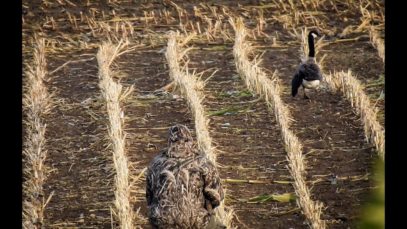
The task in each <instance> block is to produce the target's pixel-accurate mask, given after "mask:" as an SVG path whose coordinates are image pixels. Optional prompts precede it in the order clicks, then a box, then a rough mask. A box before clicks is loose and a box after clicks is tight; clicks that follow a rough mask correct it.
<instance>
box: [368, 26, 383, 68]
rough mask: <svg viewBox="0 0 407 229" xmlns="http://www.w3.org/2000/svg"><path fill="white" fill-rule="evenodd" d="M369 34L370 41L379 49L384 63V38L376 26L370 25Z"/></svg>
mask: <svg viewBox="0 0 407 229" xmlns="http://www.w3.org/2000/svg"><path fill="white" fill-rule="evenodd" d="M369 35H370V42H371V43H372V45H373V47H375V48H376V49H377V52H378V54H379V56H380V58H382V60H383V63H384V57H385V55H384V41H383V39H382V38H380V33H379V32H378V31H377V30H376V29H375V27H374V26H372V27H370V31H369Z"/></svg>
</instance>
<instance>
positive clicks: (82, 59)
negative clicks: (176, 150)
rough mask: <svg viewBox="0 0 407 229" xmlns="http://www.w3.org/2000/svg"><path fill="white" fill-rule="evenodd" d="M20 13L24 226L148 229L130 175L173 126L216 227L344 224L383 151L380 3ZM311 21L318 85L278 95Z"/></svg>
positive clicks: (57, 6)
mask: <svg viewBox="0 0 407 229" xmlns="http://www.w3.org/2000/svg"><path fill="white" fill-rule="evenodd" d="M22 17H23V31H22V34H23V44H22V45H23V55H24V58H23V59H24V63H25V67H24V68H25V70H24V75H23V79H24V87H25V90H24V93H25V95H24V98H26V99H25V101H26V102H25V103H24V107H25V109H24V116H23V118H24V140H25V143H24V146H23V149H24V154H23V159H24V161H23V162H24V170H25V173H24V180H23V181H24V185H25V186H24V187H25V189H24V194H23V201H24V223H23V227H24V228H152V227H151V226H150V223H149V220H148V217H149V215H148V212H149V210H148V207H147V201H146V177H145V173H146V170H147V167H148V166H149V164H150V162H151V161H152V159H153V158H154V157H155V156H156V155H157V154H159V152H160V151H161V150H162V149H164V148H165V147H167V146H168V140H167V138H168V130H169V128H170V127H171V126H173V125H174V124H183V125H186V126H187V127H188V128H189V129H190V130H191V132H192V136H193V139H194V144H196V147H197V149H199V150H200V151H202V152H203V153H204V154H205V156H206V157H207V158H208V159H209V160H210V161H211V162H212V163H213V164H214V165H215V167H216V168H217V170H218V172H219V176H220V178H221V182H222V186H223V192H224V199H223V201H222V202H221V203H220V206H219V207H218V208H216V209H215V213H216V216H217V217H216V218H217V220H219V222H221V224H222V225H225V226H226V227H227V228H283V229H284V228H356V225H357V222H358V220H359V218H360V216H361V214H362V213H361V209H362V206H363V205H364V204H365V203H366V201H367V199H368V196H369V193H370V192H371V191H373V190H375V189H376V188H377V185H376V184H375V183H374V182H373V179H372V177H373V176H374V175H375V174H374V173H375V172H374V170H373V164H374V161H375V160H376V159H382V160H384V155H385V152H384V145H385V142H384V136H385V132H384V128H383V127H384V107H385V103H384V96H385V91H384V78H385V75H384V40H385V38H384V23H385V20H384V18H385V17H384V2H382V1H367V0H358V1H347V2H342V1H336V0H311V1H287V2H284V1H267V2H266V1H248V0H247V1H244V0H243V1H228V0H222V1H216V2H215V1H209V2H205V1H194V0H190V1H155V0H143V1H125V0H115V1H113V0H112V1H73V0H69V1H68V0H60V1H23V15H22ZM237 24H239V25H238V26H237ZM313 30H314V31H317V33H318V35H319V36H318V37H317V38H315V48H316V50H315V51H316V52H315V53H316V56H315V60H316V63H317V64H318V65H319V67H320V69H321V72H322V81H321V83H320V86H319V88H318V89H315V90H308V89H307V91H306V93H307V95H308V96H309V99H304V98H303V96H302V95H303V89H302V88H300V89H299V92H298V95H296V96H295V97H293V96H292V95H291V87H292V79H293V77H294V74H295V73H296V70H297V68H298V66H299V64H300V63H301V60H302V59H303V60H306V59H307V55H308V51H309V48H308V40H307V39H309V38H307V36H308V32H309V31H313ZM242 31H244V32H242ZM243 33H244V36H243V35H242V34H243ZM348 70H349V71H348ZM179 214H182V213H179Z"/></svg>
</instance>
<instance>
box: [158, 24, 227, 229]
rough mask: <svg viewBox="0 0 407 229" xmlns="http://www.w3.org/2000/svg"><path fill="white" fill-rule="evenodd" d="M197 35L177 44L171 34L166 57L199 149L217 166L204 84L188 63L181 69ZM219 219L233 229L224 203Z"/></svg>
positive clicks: (219, 210) (175, 35) (217, 212)
mask: <svg viewBox="0 0 407 229" xmlns="http://www.w3.org/2000/svg"><path fill="white" fill-rule="evenodd" d="M194 35H195V34H191V35H189V36H187V37H184V38H183V40H182V41H181V42H180V43H177V37H179V36H180V34H179V33H175V32H171V33H170V34H169V40H168V44H167V50H166V53H165V57H166V58H167V62H168V65H169V69H170V77H171V79H172V80H173V81H174V82H175V84H176V86H177V87H178V88H180V90H181V93H182V94H183V95H184V97H185V98H186V99H187V102H188V105H189V107H190V110H191V111H192V114H193V117H194V120H195V129H196V136H197V142H198V147H199V149H200V150H201V151H202V152H204V153H205V154H206V156H207V157H208V159H209V160H211V161H212V162H213V163H214V164H215V165H216V154H215V153H214V148H213V146H212V138H211V137H210V136H209V131H208V124H209V120H208V119H207V117H206V116H205V109H204V107H203V105H202V100H203V98H204V95H203V93H202V88H203V86H204V83H203V82H202V81H201V80H199V77H197V76H196V75H197V74H195V73H192V74H191V73H190V72H189V71H188V63H184V67H181V64H180V61H182V59H183V57H184V56H185V55H186V53H187V52H188V51H189V50H190V48H187V49H181V47H182V46H183V45H185V44H186V43H187V42H188V41H190V40H191V39H192V38H193V36H194ZM215 211H216V216H217V218H218V219H219V220H220V221H221V222H222V223H223V224H224V225H226V226H227V228H231V224H232V218H233V211H232V209H228V210H226V209H225V206H224V203H223V201H222V203H221V204H220V206H219V207H218V208H216V209H215Z"/></svg>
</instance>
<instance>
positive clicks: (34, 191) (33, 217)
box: [22, 37, 52, 229]
mask: <svg viewBox="0 0 407 229" xmlns="http://www.w3.org/2000/svg"><path fill="white" fill-rule="evenodd" d="M33 43H34V49H33V52H34V54H33V63H32V64H31V65H28V64H27V65H26V69H27V70H26V72H25V75H26V77H27V78H26V79H25V80H26V81H25V87H26V88H25V89H26V90H25V95H24V99H23V107H24V113H25V115H26V120H24V124H25V127H26V137H25V142H24V150H23V162H24V167H23V173H24V183H23V222H22V225H23V228H30V229H31V228H42V227H43V219H44V208H45V206H46V204H47V203H48V201H49V199H50V198H51V196H52V194H51V196H50V197H49V198H48V200H46V201H45V197H44V190H43V184H44V182H45V179H46V177H47V170H46V168H45V166H44V161H45V159H46V157H47V150H46V147H45V146H46V145H45V144H46V139H45V131H46V124H45V122H44V120H43V118H44V115H46V114H47V113H49V111H50V109H51V101H50V99H51V97H50V95H49V94H48V91H47V88H46V86H45V85H44V81H45V78H46V76H47V69H46V60H45V39H43V38H41V39H39V38H37V37H35V38H34V42H33Z"/></svg>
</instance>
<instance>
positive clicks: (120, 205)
mask: <svg viewBox="0 0 407 229" xmlns="http://www.w3.org/2000/svg"><path fill="white" fill-rule="evenodd" d="M125 46H126V44H125V43H123V42H122V41H121V42H119V44H118V45H116V46H114V45H113V44H112V43H111V42H105V43H103V44H102V45H100V46H99V51H98V53H97V55H96V58H97V61H98V66H99V80H100V82H99V87H100V89H101V91H102V94H103V96H104V98H105V100H106V107H107V113H108V116H109V122H110V123H109V126H108V129H109V137H110V140H111V144H112V151H113V162H114V167H115V169H116V176H115V185H116V189H115V201H114V204H115V207H116V211H115V212H116V214H117V217H118V220H119V223H120V228H122V229H131V228H134V224H133V219H134V216H137V217H139V216H138V215H136V214H135V213H134V212H133V207H132V206H131V205H130V189H131V185H130V181H129V177H130V172H129V162H128V159H127V156H126V147H125V141H126V140H125V138H126V134H125V133H124V131H123V123H124V117H123V116H124V115H123V111H122V109H121V107H120V102H122V101H123V100H124V99H125V98H126V96H127V95H129V94H130V93H131V92H132V90H133V87H130V88H127V89H126V90H124V91H123V86H122V85H121V84H120V83H117V82H115V81H114V80H113V78H112V77H113V76H114V74H115V73H114V72H113V71H112V70H111V69H110V65H111V64H112V62H113V60H114V59H115V58H116V57H117V56H119V55H120V54H121V53H123V52H121V50H122V49H123V48H124V47H125Z"/></svg>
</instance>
